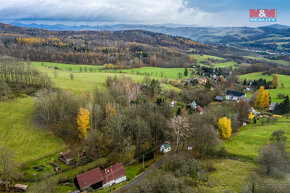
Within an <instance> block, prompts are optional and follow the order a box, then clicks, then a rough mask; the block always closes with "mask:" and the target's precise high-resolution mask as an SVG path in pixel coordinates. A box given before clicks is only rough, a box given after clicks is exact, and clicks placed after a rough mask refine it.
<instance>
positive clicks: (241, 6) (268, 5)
mask: <svg viewBox="0 0 290 193" xmlns="http://www.w3.org/2000/svg"><path fill="white" fill-rule="evenodd" d="M249 9H277V12H278V23H279V24H284V25H290V1H289V0H0V22H9V23H11V22H23V23H42V24H56V23H61V24H69V25H72V24H75V25H80V24H90V25H94V24H117V23H123V24H164V23H175V24H187V25H194V24H195V25H201V26H209V25H213V26H255V25H257V24H253V23H250V22H249ZM268 24H269V23H263V24H262V25H268Z"/></svg>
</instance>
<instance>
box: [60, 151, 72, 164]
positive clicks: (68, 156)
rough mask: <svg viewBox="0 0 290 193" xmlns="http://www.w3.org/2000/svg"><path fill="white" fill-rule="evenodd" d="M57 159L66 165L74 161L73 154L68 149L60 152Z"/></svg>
mask: <svg viewBox="0 0 290 193" xmlns="http://www.w3.org/2000/svg"><path fill="white" fill-rule="evenodd" d="M59 159H60V160H61V161H62V162H64V163H65V164H66V165H70V164H72V163H73V162H74V156H73V153H72V152H71V151H68V152H66V153H62V152H61V153H60V154H59Z"/></svg>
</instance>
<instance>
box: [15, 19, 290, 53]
mask: <svg viewBox="0 0 290 193" xmlns="http://www.w3.org/2000/svg"><path fill="white" fill-rule="evenodd" d="M15 25H18V26H23V27H33V28H39V29H49V30H53V31H66V30H72V31H83V30H97V31H101V30H108V31H119V30H136V29H139V30H147V31H152V32H158V33H163V34H167V35H172V36H182V37H185V38H189V39H191V40H194V41H199V42H203V43H208V44H224V45H231V46H236V47H240V48H250V49H254V50H258V51H271V52H274V53H275V52H277V53H290V48H289V47H290V27H289V26H285V25H279V24H273V25H268V26H264V27H200V26H180V25H175V24H164V25H130V24H117V25H95V26H89V25H82V26H67V25H40V24H21V23H15Z"/></svg>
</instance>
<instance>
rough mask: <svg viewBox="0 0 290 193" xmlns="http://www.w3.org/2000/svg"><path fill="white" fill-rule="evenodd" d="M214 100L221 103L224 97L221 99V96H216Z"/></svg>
mask: <svg viewBox="0 0 290 193" xmlns="http://www.w3.org/2000/svg"><path fill="white" fill-rule="evenodd" d="M215 100H217V101H223V100H224V97H222V96H216V97H215Z"/></svg>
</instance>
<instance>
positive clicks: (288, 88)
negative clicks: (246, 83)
mask: <svg viewBox="0 0 290 193" xmlns="http://www.w3.org/2000/svg"><path fill="white" fill-rule="evenodd" d="M273 76H274V75H272V76H269V75H262V73H251V74H245V75H242V76H240V81H243V80H244V79H247V80H258V79H259V78H264V79H266V80H267V81H271V80H272V79H273ZM281 83H283V84H284V88H281ZM268 92H269V94H270V96H271V97H272V101H273V102H281V99H278V98H277V94H279V93H283V94H285V95H289V96H290V76H286V75H280V74H279V87H278V89H268Z"/></svg>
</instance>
